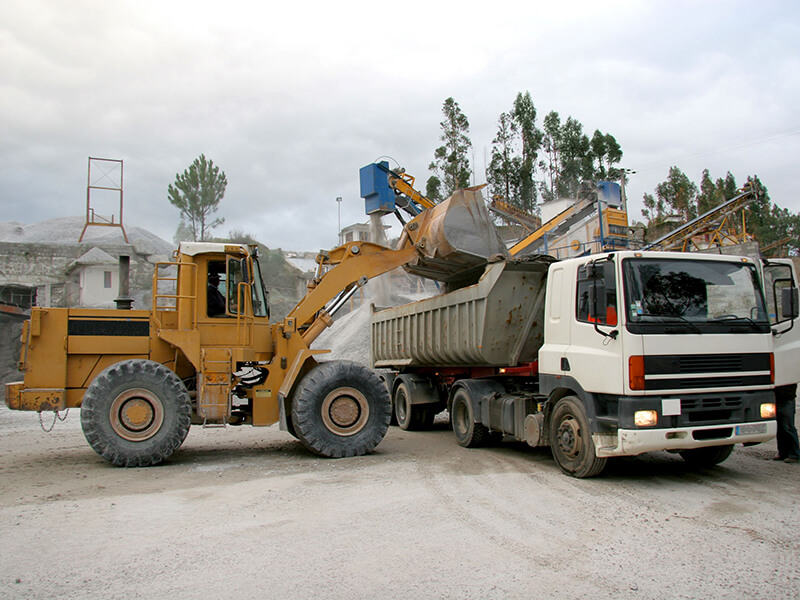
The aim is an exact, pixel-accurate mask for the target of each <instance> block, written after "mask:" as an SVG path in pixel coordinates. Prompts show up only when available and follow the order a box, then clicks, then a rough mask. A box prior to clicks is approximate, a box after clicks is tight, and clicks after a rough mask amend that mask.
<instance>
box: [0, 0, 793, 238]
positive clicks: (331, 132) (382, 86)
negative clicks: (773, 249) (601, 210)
mask: <svg viewBox="0 0 800 600" xmlns="http://www.w3.org/2000/svg"><path fill="white" fill-rule="evenodd" d="M724 8H725V10H723V9H722V6H721V5H719V4H717V3H713V4H710V3H700V2H688V1H682V2H673V3H669V4H660V3H659V4H654V3H640V2H607V3H602V4H601V3H597V2H585V1H575V2H566V3H559V4H555V3H553V4H547V5H543V4H540V3H527V4H523V5H520V4H519V3H516V2H510V1H506V0H498V1H497V2H494V3H492V5H491V6H481V7H478V8H468V7H460V8H459V9H454V8H453V7H452V6H451V5H447V4H446V3H431V2H419V1H416V0H415V1H412V2H407V3H403V4H402V5H398V4H387V3H382V4H377V3H368V2H341V3H330V2H313V1H312V2H306V3H284V4H281V5H276V6H273V5H254V4H253V3H245V2H240V1H238V0H234V1H230V2H226V3H224V4H219V3H211V2H188V1H187V2H184V1H174V2H173V1H171V2H155V1H150V0H146V1H143V2H142V1H140V2H126V1H120V2H113V3H99V2H92V1H89V0H85V1H72V2H69V3H64V2H59V1H56V0H51V1H45V0H29V1H24V2H23V1H18V0H11V1H6V2H3V3H2V4H0V53H2V55H3V57H4V60H3V61H2V62H0V114H2V119H3V124H4V128H3V135H2V136H0V201H1V202H2V204H3V206H4V209H5V211H4V213H5V215H4V219H5V220H18V221H22V222H33V221H36V220H40V219H43V218H48V217H53V216H65V215H77V214H82V212H83V210H84V203H85V194H86V167H87V157H89V156H99V157H107V158H121V159H124V161H125V219H126V223H130V224H132V225H138V226H141V227H145V228H147V229H149V230H151V231H153V232H155V233H157V234H159V235H161V236H162V237H164V238H166V239H168V240H170V239H171V237H172V234H173V232H174V231H175V228H176V227H177V224H178V214H177V211H176V210H175V209H174V208H172V207H171V206H170V205H169V204H168V202H167V199H166V189H167V186H168V185H169V184H170V183H171V182H172V181H174V178H175V174H176V173H179V172H182V171H183V170H184V169H185V168H186V167H188V166H189V164H190V163H191V162H192V161H193V160H194V158H196V157H197V156H198V155H199V154H201V153H204V154H205V155H206V156H207V157H208V158H210V159H212V160H213V161H214V162H215V164H217V165H219V166H220V167H221V168H222V169H223V170H224V171H225V172H226V174H227V177H228V181H229V186H228V191H227V194H226V196H225V198H224V199H223V201H222V203H221V205H220V215H222V216H224V217H225V218H226V223H225V225H224V226H223V227H222V228H220V229H219V230H218V233H220V234H224V233H226V232H227V231H228V230H229V229H243V230H245V231H247V232H249V233H252V234H254V235H255V236H257V237H259V238H260V239H262V241H263V242H264V243H266V244H267V245H269V246H274V247H277V246H281V247H284V248H287V249H312V250H313V249H319V248H323V247H330V246H332V245H334V244H335V243H336V240H337V227H338V209H339V208H341V212H342V222H343V223H344V224H348V223H352V222H355V221H361V222H363V221H365V220H366V215H364V214H363V201H362V200H361V199H360V197H359V190H358V169H359V168H360V167H361V166H363V165H365V164H367V163H369V162H372V161H374V160H376V159H377V158H378V157H381V156H389V157H392V159H393V161H397V163H399V164H400V165H402V166H404V167H406V168H407V169H408V171H409V172H410V173H412V174H413V175H416V176H417V185H418V187H419V188H424V184H425V180H426V179H427V176H428V173H427V166H428V163H429V162H430V160H431V158H432V155H433V150H434V148H435V147H436V146H437V145H439V139H438V138H439V133H440V131H439V122H440V121H441V119H442V115H441V112H440V111H441V106H442V102H443V101H444V99H445V98H447V97H448V96H453V97H454V98H455V99H456V100H457V101H458V102H459V104H460V106H461V108H462V109H463V110H464V112H465V113H466V114H467V116H468V117H469V119H470V123H471V137H472V141H473V144H474V163H475V168H476V179H477V180H480V179H482V175H483V165H484V156H485V155H486V154H487V153H488V151H489V150H490V145H491V140H492V138H493V137H494V134H495V129H496V122H497V118H498V116H499V114H500V113H501V112H502V111H507V110H509V109H510V108H511V104H512V102H513V99H514V97H515V95H516V93H517V92H519V91H525V90H529V91H530V92H531V94H532V96H533V100H534V102H535V104H536V106H537V108H538V110H539V115H540V118H541V117H543V116H544V115H545V114H546V113H547V112H549V111H551V110H557V111H559V112H560V114H561V115H562V117H566V116H568V115H571V116H574V117H575V118H576V119H578V120H579V121H581V122H582V123H583V124H584V126H585V128H586V130H587V132H589V133H591V132H592V131H594V130H595V129H600V130H602V131H604V132H610V133H612V134H613V135H615V136H616V137H617V139H618V141H619V142H620V144H621V145H622V148H623V151H624V152H625V156H624V159H623V165H624V166H626V167H629V168H634V169H637V170H638V171H639V172H638V173H637V174H636V175H635V176H633V178H632V180H631V182H630V185H629V192H630V196H631V198H632V199H634V204H635V202H637V201H638V200H636V199H637V198H640V197H641V195H642V193H644V192H646V191H652V189H653V188H654V187H655V184H656V183H658V181H661V180H663V179H664V178H665V177H666V174H667V171H668V168H669V166H671V165H672V164H677V165H678V166H679V167H681V168H682V169H683V170H684V171H685V172H686V173H687V174H688V175H689V176H690V177H692V178H694V179H696V180H699V177H700V173H701V171H702V169H703V168H704V167H708V168H710V169H711V170H712V176H714V177H717V176H724V171H726V170H731V171H732V172H734V174H735V175H736V176H737V178H738V179H739V180H740V181H743V180H744V178H745V177H746V176H747V175H748V174H751V173H758V174H759V176H760V177H761V178H762V180H763V181H764V183H765V184H766V185H767V186H768V187H769V189H770V192H771V195H772V198H773V200H774V201H776V202H777V203H779V204H780V205H781V206H785V207H787V208H790V209H791V210H795V211H797V210H800V199H798V198H797V197H796V196H794V195H793V185H794V184H793V182H792V166H791V165H790V162H789V161H790V160H792V156H794V155H796V154H797V152H798V150H800V147H798V146H799V145H800V138H799V137H798V130H800V118H798V117H799V115H798V112H797V109H796V105H797V103H796V98H797V97H798V94H800V75H798V73H800V70H798V62H800V52H798V47H797V45H796V39H797V35H798V32H799V30H800V20H798V18H797V11H796V9H794V5H793V4H792V3H790V2H772V3H769V2H768V3H761V4H759V5H758V6H756V5H752V4H751V3H746V2H735V3H727V4H725V5H724ZM745 12H746V14H747V16H748V18H747V19H742V18H741V15H742V14H744V13H745ZM756 30H757V31H758V32H759V34H758V35H753V31H756ZM393 164H394V163H393ZM339 196H341V197H342V198H343V202H342V204H341V206H338V205H337V203H336V200H335V199H336V197H339ZM632 216H633V217H636V216H638V214H636V213H635V212H634V213H632Z"/></svg>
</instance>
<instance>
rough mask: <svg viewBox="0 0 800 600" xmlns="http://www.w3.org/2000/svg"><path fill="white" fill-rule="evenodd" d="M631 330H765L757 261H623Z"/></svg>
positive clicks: (766, 326) (685, 331)
mask: <svg viewBox="0 0 800 600" xmlns="http://www.w3.org/2000/svg"><path fill="white" fill-rule="evenodd" d="M623 273H624V278H625V282H624V288H625V310H626V314H627V325H626V326H627V328H628V331H630V332H631V333H679V334H680V333H687V334H688V333H768V332H769V331H770V328H769V321H768V320H767V313H766V310H765V309H764V298H763V294H762V293H761V288H760V286H759V283H758V275H757V273H756V269H755V265H753V264H751V263H734V262H727V261H711V260H695V259H692V260H682V259H658V258H630V259H626V260H624V261H623Z"/></svg>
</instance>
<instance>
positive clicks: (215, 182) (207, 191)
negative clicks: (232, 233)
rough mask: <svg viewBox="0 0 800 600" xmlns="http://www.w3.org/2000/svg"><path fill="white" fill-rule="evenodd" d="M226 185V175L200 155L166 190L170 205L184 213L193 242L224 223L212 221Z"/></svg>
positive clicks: (223, 220) (200, 239) (219, 218)
mask: <svg viewBox="0 0 800 600" xmlns="http://www.w3.org/2000/svg"><path fill="white" fill-rule="evenodd" d="M227 186H228V180H227V178H226V177H225V172H224V171H220V170H219V167H217V166H215V165H214V162H213V161H211V160H206V157H205V155H204V154H201V155H200V156H199V157H198V158H196V159H195V160H194V162H193V163H192V164H191V165H190V166H189V168H188V169H186V170H185V171H184V172H183V174H178V175H176V176H175V184H174V185H172V184H171V185H170V186H169V188H167V195H168V198H169V202H170V204H172V205H173V206H174V207H175V208H177V209H178V210H179V211H180V212H181V222H182V224H184V221H185V225H186V226H187V227H188V228H189V230H190V231H191V234H192V238H193V239H194V241H202V240H204V239H206V237H207V236H208V234H209V232H210V230H211V229H213V228H214V227H217V226H219V225H222V224H223V223H224V222H225V219H224V218H222V217H218V218H216V219H214V220H210V219H211V216H212V215H213V214H214V213H216V212H217V210H218V209H219V202H220V200H222V198H223V196H225V188H226V187H227ZM178 230H179V231H180V226H179V227H178ZM176 235H177V233H176Z"/></svg>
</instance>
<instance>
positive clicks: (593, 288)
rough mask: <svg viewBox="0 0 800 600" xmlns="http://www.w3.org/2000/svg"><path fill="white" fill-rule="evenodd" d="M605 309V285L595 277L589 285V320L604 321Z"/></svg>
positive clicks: (606, 300)
mask: <svg viewBox="0 0 800 600" xmlns="http://www.w3.org/2000/svg"><path fill="white" fill-rule="evenodd" d="M607 310H608V299H607V298H606V287H605V286H604V285H603V284H602V283H598V281H597V280H596V279H595V280H594V281H592V285H590V286H589V320H592V321H594V322H595V323H605V322H606V311H607Z"/></svg>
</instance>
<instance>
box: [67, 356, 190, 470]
mask: <svg viewBox="0 0 800 600" xmlns="http://www.w3.org/2000/svg"><path fill="white" fill-rule="evenodd" d="M191 410H192V409H191V400H190V399H189V394H188V392H187V391H186V387H185V386H184V385H183V382H182V381H181V380H180V378H178V376H177V375H175V373H173V372H172V371H170V370H169V369H168V368H166V367H165V366H163V365H160V364H159V363H156V362H153V361H150V360H142V359H132V360H126V361H123V362H119V363H117V364H115V365H111V366H110V367H108V368H107V369H105V370H104V371H103V372H102V373H100V375H98V376H97V377H96V378H95V379H94V381H92V383H91V384H90V385H89V388H88V389H87V390H86V394H85V395H84V397H83V403H82V404H81V428H82V429H83V435H84V437H85V438H86V441H87V442H89V445H90V446H91V447H92V448H93V449H94V451H95V452H97V453H98V454H99V455H100V456H102V457H103V458H105V459H106V460H107V461H109V462H111V463H112V464H115V465H117V466H118V467H147V466H150V465H157V464H158V463H160V462H162V461H163V460H165V459H167V458H169V457H170V456H171V455H172V453H173V452H175V450H177V449H178V448H179V447H180V446H181V444H182V443H183V441H184V440H185V439H186V435H187V434H188V433H189V426H190V425H191Z"/></svg>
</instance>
